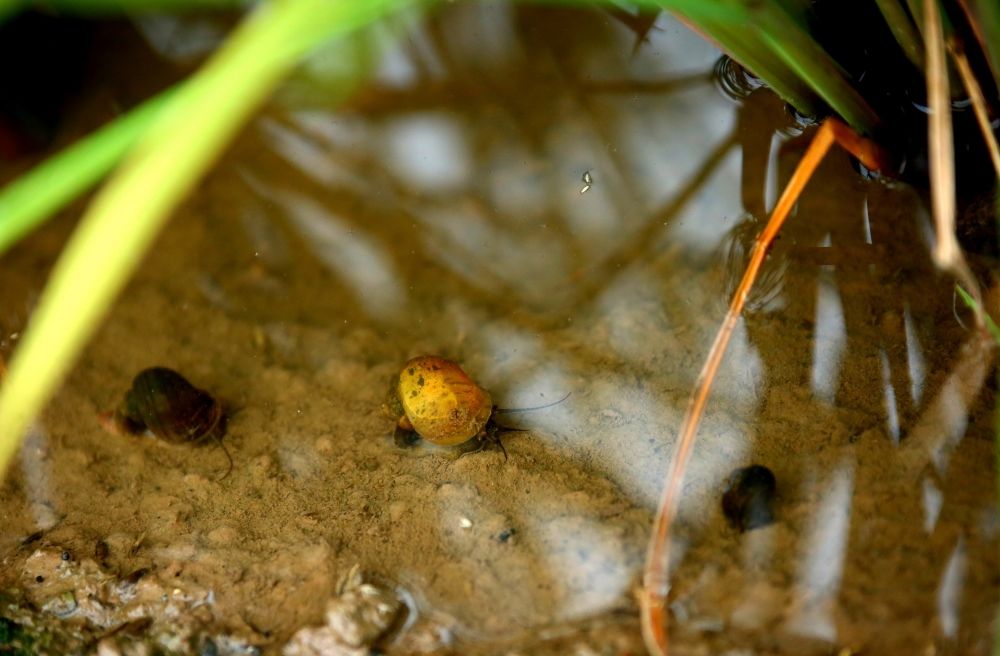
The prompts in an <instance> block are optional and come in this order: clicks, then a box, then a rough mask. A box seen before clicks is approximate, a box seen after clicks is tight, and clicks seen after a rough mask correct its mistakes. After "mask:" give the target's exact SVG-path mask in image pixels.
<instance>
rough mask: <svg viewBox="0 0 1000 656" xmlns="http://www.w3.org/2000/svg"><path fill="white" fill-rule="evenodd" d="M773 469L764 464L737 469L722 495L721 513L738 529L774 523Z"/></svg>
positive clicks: (774, 488)
mask: <svg viewBox="0 0 1000 656" xmlns="http://www.w3.org/2000/svg"><path fill="white" fill-rule="evenodd" d="M776 489H777V482H776V480H775V478H774V473H773V472H772V471H771V470H770V469H768V468H767V467H765V466H763V465H750V466H749V467H741V468H739V469H736V470H734V471H733V473H731V474H730V475H729V481H728V483H727V485H726V491H725V493H724V494H723V495H722V513H723V514H724V515H725V516H726V519H727V520H728V521H729V525H730V526H732V527H733V528H735V529H737V530H738V531H739V532H740V533H743V532H744V531H752V530H753V529H755V528H763V527H764V526H767V525H769V524H772V523H774V507H773V506H774V494H775V490H776Z"/></svg>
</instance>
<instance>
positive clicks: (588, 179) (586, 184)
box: [580, 170, 594, 196]
mask: <svg viewBox="0 0 1000 656" xmlns="http://www.w3.org/2000/svg"><path fill="white" fill-rule="evenodd" d="M593 184H594V178H593V177H592V176H591V175H590V171H589V170H588V171H584V172H583V189H581V190H580V195H581V196H582V195H583V194H585V193H587V192H588V191H590V187H591V185H593Z"/></svg>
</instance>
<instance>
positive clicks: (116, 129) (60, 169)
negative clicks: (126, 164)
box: [0, 91, 170, 256]
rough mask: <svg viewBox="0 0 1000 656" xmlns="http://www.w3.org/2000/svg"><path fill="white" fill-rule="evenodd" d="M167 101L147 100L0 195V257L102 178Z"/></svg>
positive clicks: (160, 97)
mask: <svg viewBox="0 0 1000 656" xmlns="http://www.w3.org/2000/svg"><path fill="white" fill-rule="evenodd" d="M169 96H170V92H169V91H167V92H163V93H161V94H160V95H158V96H156V97H154V98H151V99H150V100H147V101H146V102H144V103H142V104H141V105H139V106H138V107H135V108H134V109H132V110H131V111H129V112H128V113H127V114H124V115H122V116H120V117H118V118H116V119H114V120H113V121H110V122H109V123H108V124H107V125H104V126H102V127H101V128H99V129H97V130H95V131H94V132H93V133H92V134H89V135H87V136H86V137H84V138H82V139H80V140H79V141H77V142H76V143H74V144H73V145H71V146H69V147H67V148H66V149H65V150H63V151H62V152H60V153H58V154H57V155H54V156H53V157H50V158H49V159H47V160H45V161H44V162H42V163H41V164H39V165H37V166H35V167H34V168H32V169H31V170H30V171H28V172H27V173H25V174H24V175H22V176H21V177H19V178H17V179H16V180H14V181H13V182H11V183H10V184H8V185H7V186H5V187H4V188H3V189H0V256H2V255H3V254H4V253H5V252H6V251H7V249H8V248H10V246H11V245H12V244H14V243H15V242H16V241H17V240H19V239H20V238H21V237H23V236H24V235H26V234H27V233H28V232H30V231H31V230H32V229H34V228H35V227H36V226H37V225H38V224H40V223H41V222H43V221H44V220H45V219H47V218H49V217H50V216H51V215H52V214H54V213H55V212H58V211H59V210H60V209H62V208H63V207H64V206H65V205H66V204H68V203H69V202H70V201H72V200H73V199H74V198H76V197H77V196H79V195H80V194H81V193H83V192H84V191H86V190H87V189H89V188H90V187H92V186H93V185H95V184H96V183H97V182H98V181H100V180H101V178H103V177H104V176H105V175H107V173H108V171H110V170H111V169H112V168H113V167H114V166H115V164H117V163H118V162H119V161H120V160H121V158H122V157H123V156H124V155H125V153H126V152H128V149H129V148H131V147H132V145H133V144H134V143H135V142H136V140H138V139H139V137H140V136H141V135H142V133H143V132H144V131H145V130H146V128H148V127H149V125H150V123H152V121H153V119H155V118H156V114H157V112H158V111H159V110H160V109H161V108H162V107H163V105H164V104H166V102H167V100H168V97H169Z"/></svg>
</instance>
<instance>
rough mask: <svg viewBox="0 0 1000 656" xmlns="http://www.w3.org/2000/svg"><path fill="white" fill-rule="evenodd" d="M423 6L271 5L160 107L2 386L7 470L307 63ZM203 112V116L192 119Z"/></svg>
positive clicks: (66, 262)
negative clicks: (210, 185)
mask: <svg viewBox="0 0 1000 656" xmlns="http://www.w3.org/2000/svg"><path fill="white" fill-rule="evenodd" d="M414 4H416V0H340V1H335V0H276V1H274V2H270V3H266V4H262V5H260V6H259V7H258V8H257V9H256V10H255V11H254V12H253V13H252V14H251V15H249V16H248V17H247V18H246V19H245V20H244V22H243V23H242V24H241V25H240V26H239V27H238V28H237V30H236V31H235V32H234V33H233V34H232V36H231V37H230V38H229V40H228V41H227V42H226V43H225V44H224V45H223V46H222V47H221V48H220V49H219V51H218V52H217V53H216V54H215V55H214V56H213V57H212V58H211V59H210V60H209V61H208V62H207V63H206V64H205V66H204V67H203V68H202V69H201V70H199V71H198V73H197V74H195V75H194V76H193V77H192V78H191V79H190V80H189V81H187V82H185V83H184V84H183V85H182V86H181V87H180V88H179V89H178V90H177V92H176V95H175V96H174V97H173V98H172V99H171V101H170V102H169V103H168V104H167V105H166V106H165V107H163V108H162V111H160V112H158V113H157V114H156V117H155V121H153V123H152V125H150V126H149V128H148V130H147V131H146V132H145V133H144V134H143V136H142V138H141V139H140V141H139V142H138V143H137V144H136V145H135V147H134V148H133V150H132V152H131V153H130V154H129V156H128V158H127V159H126V161H125V162H124V163H123V165H122V167H121V168H120V170H119V171H118V172H117V173H116V174H115V175H114V176H113V177H112V178H111V180H109V182H108V183H107V184H106V186H105V187H104V188H103V189H101V190H100V191H99V192H98V194H97V195H96V196H95V198H94V200H93V202H92V204H91V206H90V207H89V209H88V210H87V213H86V214H85V216H84V217H83V219H82V220H81V221H80V224H79V226H78V227H77V229H76V231H75V232H74V234H73V236H72V237H71V239H70V241H69V243H68V244H67V245H66V247H65V249H64V250H63V253H62V255H61V256H60V258H59V261H58V262H57V263H56V266H55V268H54V269H53V271H52V275H51V278H50V280H49V283H48V285H47V286H46V288H45V290H44V292H43V293H42V296H41V298H40V300H39V304H38V307H37V309H36V311H35V313H34V316H33V317H32V320H31V323H30V325H29V326H28V329H27V331H26V332H25V334H24V337H23V338H22V341H21V343H20V345H19V347H18V349H17V351H16V352H15V353H14V358H13V360H12V361H11V363H10V369H9V372H8V374H7V377H6V379H5V380H4V381H3V387H2V388H0V471H5V470H6V467H7V465H8V464H9V462H10V459H11V457H12V456H13V454H14V453H15V452H16V450H17V447H18V445H19V444H20V441H21V438H22V436H23V434H24V432H25V430H26V429H27V427H28V424H29V423H30V421H31V420H32V418H33V417H35V416H36V415H37V414H38V413H39V411H40V410H41V409H42V407H43V406H44V404H45V402H46V400H47V399H48V398H49V397H50V396H51V394H52V393H53V391H54V389H55V387H56V386H57V385H58V384H59V382H60V381H61V380H62V378H63V377H64V376H65V374H66V372H67V371H68V370H69V368H70V367H71V365H72V363H73V361H74V360H75V359H76V357H77V355H78V354H79V352H80V351H81V349H82V348H83V346H84V344H85V343H86V341H87V340H88V339H89V338H90V336H91V335H92V334H93V332H94V330H95V329H96V328H97V325H98V322H99V321H100V319H101V317H102V316H103V315H104V313H105V312H106V311H107V309H108V307H109V306H110V304H111V302H112V301H113V299H114V298H115V296H116V295H117V294H118V292H119V291H120V290H121V289H122V287H123V286H124V285H125V282H126V281H127V280H128V277H129V275H130V274H131V273H132V271H133V270H134V269H135V267H136V266H137V265H138V263H139V261H140V260H141V258H142V256H143V254H144V253H145V251H146V249H147V248H148V247H149V245H150V243H151V242H152V240H153V238H154V237H155V235H156V233H157V231H158V230H159V228H160V227H161V226H162V225H163V224H164V222H165V221H166V219H167V217H168V216H169V214H170V212H171V211H172V210H173V209H174V208H175V207H176V206H177V204H178V203H179V202H180V201H181V200H182V199H183V198H184V197H185V195H186V194H187V193H188V192H189V191H190V190H191V188H192V187H193V186H194V185H195V183H196V182H197V181H198V180H199V179H200V177H201V176H202V175H203V174H204V173H205V171H206V170H207V169H208V167H209V166H210V165H211V164H212V162H213V161H215V159H216V158H217V157H218V156H219V154H220V153H221V152H222V150H223V149H224V148H225V146H226V145H227V144H228V143H229V141H230V139H231V138H232V137H233V136H234V135H235V134H236V132H237V131H238V130H239V129H240V127H241V126H242V125H243V123H244V122H245V121H246V120H247V119H248V118H249V117H250V115H251V114H252V113H253V112H254V110H255V109H256V108H257V107H258V106H259V105H260V103H261V102H262V101H263V100H264V99H265V98H266V96H267V94H268V93H269V91H270V90H271V89H272V88H273V87H274V85H275V84H276V83H277V81H278V80H279V79H280V78H281V77H282V76H283V75H284V74H286V73H287V72H288V70H289V69H290V68H291V67H292V66H293V65H294V64H295V63H296V62H297V61H298V60H299V58H300V57H301V56H303V55H304V54H306V53H307V52H309V51H310V50H312V49H313V48H314V47H316V46H317V45H319V44H321V43H323V42H324V41H326V40H327V39H329V38H333V37H338V36H343V35H345V34H348V33H350V32H353V31H354V30H356V29H358V28H360V27H362V26H364V25H367V24H369V23H371V22H373V21H375V20H377V19H379V18H381V17H383V16H385V15H386V14H388V13H390V12H394V11H398V10H400V9H402V8H404V7H407V6H412V5H414ZM192 116H196V117H198V118H197V120H194V121H192V120H191V117H192Z"/></svg>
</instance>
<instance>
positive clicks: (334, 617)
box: [283, 566, 403, 656]
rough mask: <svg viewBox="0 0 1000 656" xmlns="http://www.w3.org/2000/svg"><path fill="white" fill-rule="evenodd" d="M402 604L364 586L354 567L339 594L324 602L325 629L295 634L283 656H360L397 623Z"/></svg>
mask: <svg viewBox="0 0 1000 656" xmlns="http://www.w3.org/2000/svg"><path fill="white" fill-rule="evenodd" d="M402 610H403V604H402V602H401V601H400V600H399V598H398V597H397V596H396V594H395V592H393V591H392V590H387V589H385V588H382V587H380V586H377V585H375V584H372V583H367V582H364V580H363V578H362V576H361V574H360V570H359V569H358V568H357V567H356V566H355V568H353V569H352V570H351V572H349V573H348V575H347V576H346V577H345V579H344V581H343V582H342V583H341V593H340V595H339V596H337V597H334V598H333V599H331V600H330V601H328V602H327V606H326V625H325V626H321V627H316V628H312V627H309V628H304V629H301V630H299V631H298V632H297V633H296V634H295V635H294V636H292V639H291V640H290V641H289V642H288V644H287V645H286V646H285V649H284V651H283V654H284V656H321V655H322V656H362V655H367V654H370V653H372V652H371V647H372V646H373V645H374V644H375V643H376V642H378V640H379V639H380V638H381V637H382V636H384V635H385V634H386V633H387V632H388V631H389V630H390V629H391V628H392V627H393V626H394V625H395V624H396V621H397V620H398V619H399V616H400V613H401V612H402Z"/></svg>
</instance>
